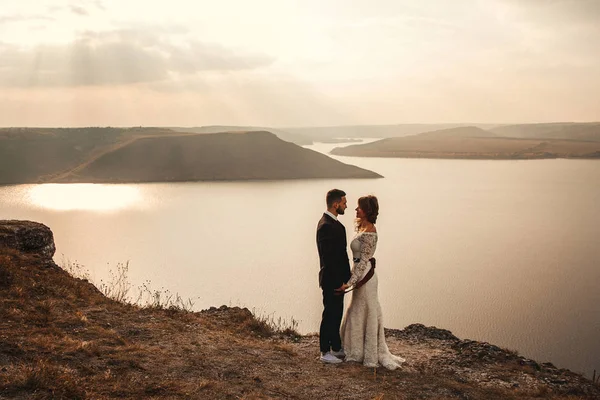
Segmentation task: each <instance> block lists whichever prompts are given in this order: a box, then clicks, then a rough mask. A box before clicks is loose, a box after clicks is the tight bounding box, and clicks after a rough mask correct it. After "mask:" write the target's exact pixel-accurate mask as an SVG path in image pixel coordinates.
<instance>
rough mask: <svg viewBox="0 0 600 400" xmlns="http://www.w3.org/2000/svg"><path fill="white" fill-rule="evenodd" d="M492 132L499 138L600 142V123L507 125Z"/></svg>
mask: <svg viewBox="0 0 600 400" xmlns="http://www.w3.org/2000/svg"><path fill="white" fill-rule="evenodd" d="M491 131H492V132H493V133H495V134H497V135H499V136H506V137H516V138H527V139H567V140H591V141H600V122H589V123H573V122H557V123H551V124H521V125H506V126H499V127H496V128H493V129H491Z"/></svg>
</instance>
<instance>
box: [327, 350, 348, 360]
mask: <svg viewBox="0 0 600 400" xmlns="http://www.w3.org/2000/svg"><path fill="white" fill-rule="evenodd" d="M329 353H330V354H331V355H332V356H334V357H337V358H339V359H342V360H343V359H344V358H346V353H344V349H340V350H339V351H333V350H331V351H330V352H329Z"/></svg>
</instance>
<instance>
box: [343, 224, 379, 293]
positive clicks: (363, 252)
mask: <svg viewBox="0 0 600 400" xmlns="http://www.w3.org/2000/svg"><path fill="white" fill-rule="evenodd" d="M358 241H359V242H360V261H359V262H358V263H357V264H355V265H354V268H353V269H352V276H351V277H350V280H349V281H348V285H349V286H354V285H356V282H358V280H359V279H361V278H362V277H363V276H364V275H365V273H366V272H367V271H368V269H369V268H370V267H371V263H370V262H369V259H371V257H373V254H375V247H376V246H377V234H370V233H367V234H364V233H363V234H362V235H360V236H359V237H358Z"/></svg>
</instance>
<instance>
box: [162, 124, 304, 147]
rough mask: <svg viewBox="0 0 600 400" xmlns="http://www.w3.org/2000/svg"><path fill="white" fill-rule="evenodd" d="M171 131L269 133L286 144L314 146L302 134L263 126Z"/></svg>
mask: <svg viewBox="0 0 600 400" xmlns="http://www.w3.org/2000/svg"><path fill="white" fill-rule="evenodd" d="M169 129H171V130H173V131H175V132H187V133H220V132H252V131H267V132H271V133H274V134H275V135H276V136H277V137H278V138H279V139H281V140H285V141H286V142H292V143H296V144H297V145H300V146H303V145H307V144H312V143H313V141H312V140H311V139H310V138H308V137H306V136H305V135H302V134H301V133H292V132H288V131H287V130H283V129H277V128H267V127H261V126H228V125H210V126H198V127H191V128H182V127H169Z"/></svg>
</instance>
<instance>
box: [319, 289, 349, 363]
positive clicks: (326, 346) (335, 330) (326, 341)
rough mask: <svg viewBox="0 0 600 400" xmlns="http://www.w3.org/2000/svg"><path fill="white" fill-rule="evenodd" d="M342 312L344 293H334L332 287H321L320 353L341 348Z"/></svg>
mask: <svg viewBox="0 0 600 400" xmlns="http://www.w3.org/2000/svg"><path fill="white" fill-rule="evenodd" d="M343 313H344V295H336V294H335V293H334V290H333V289H323V316H322V318H321V328H320V330H319V345H320V347H321V353H327V352H328V351H330V350H333V351H339V350H340V349H341V348H342V339H341V338H340V325H341V324H342V315H343Z"/></svg>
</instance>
